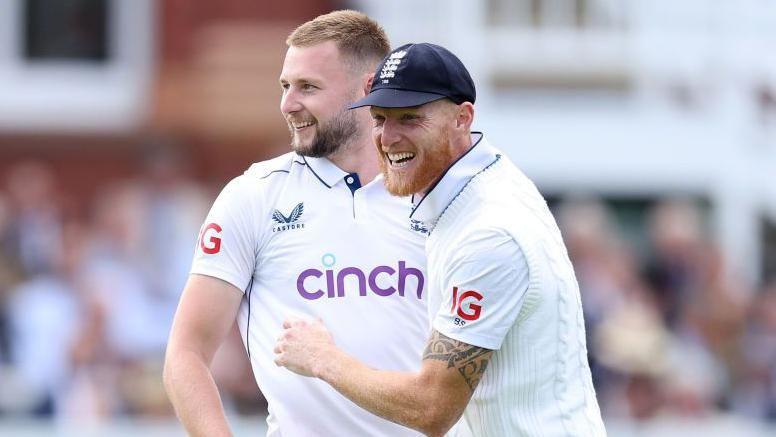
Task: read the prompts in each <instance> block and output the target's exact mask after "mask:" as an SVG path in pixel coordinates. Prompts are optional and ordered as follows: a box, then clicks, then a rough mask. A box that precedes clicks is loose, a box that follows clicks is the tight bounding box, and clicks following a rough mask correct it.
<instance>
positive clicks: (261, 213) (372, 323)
mask: <svg viewBox="0 0 776 437" xmlns="http://www.w3.org/2000/svg"><path fill="white" fill-rule="evenodd" d="M410 209H411V203H410V201H409V199H408V198H398V197H393V196H391V195H389V194H388V192H387V191H386V190H385V188H384V185H383V181H382V177H379V176H378V177H377V178H376V179H375V180H374V181H372V182H370V183H368V184H366V185H364V186H363V187H361V186H360V182H359V181H358V178H357V175H354V174H348V173H346V172H344V171H342V170H341V169H339V168H338V167H337V166H336V165H334V164H333V163H331V162H330V161H329V160H327V159H325V158H305V157H301V156H299V155H297V154H295V153H289V154H285V155H283V156H280V157H278V158H276V159H273V160H270V161H265V162H261V163H258V164H254V165H253V166H251V168H250V169H249V170H248V171H246V173H245V174H244V175H242V176H239V177H237V178H235V179H234V180H232V181H231V182H230V183H229V184H228V185H227V186H226V187H225V188H224V189H223V191H222V192H221V194H220V195H219V197H218V199H217V200H216V201H215V203H214V205H213V207H212V209H211V211H210V213H209V215H208V217H207V219H206V220H205V224H204V225H203V227H202V232H201V234H200V239H199V242H198V243H197V250H196V254H195V257H194V262H193V267H192V269H191V272H192V273H198V274H204V275H209V276H213V277H216V278H220V279H223V280H225V281H227V282H229V283H231V284H233V285H234V286H235V287H237V288H239V289H240V290H244V292H245V297H244V299H243V303H242V305H241V307H240V312H239V315H238V322H239V326H240V331H241V333H242V336H243V341H244V344H245V347H246V349H247V351H248V353H249V355H250V359H251V364H252V366H253V372H254V375H255V376H256V380H257V382H258V385H259V387H260V388H261V391H262V392H263V393H264V396H265V397H266V398H267V401H268V404H269V417H268V419H267V422H268V428H269V435H272V436H279V435H283V436H286V437H287V436H333V435H343V436H345V435H354V436H355V435H359V436H361V435H364V436H366V435H369V436H410V435H412V436H414V435H418V433H416V432H414V431H411V430H409V429H407V428H404V427H401V426H399V425H396V424H394V423H392V422H389V421H386V420H384V419H381V418H379V417H377V416H374V415H372V414H371V413H369V412H367V411H365V410H362V409H361V408H359V407H357V406H356V405H355V404H353V403H352V402H351V401H349V400H347V399H346V398H345V397H343V396H342V395H340V394H339V393H338V392H336V391H335V390H334V389H333V388H331V387H330V386H329V385H328V384H326V383H325V382H323V381H320V380H316V379H314V378H305V377H301V376H299V375H296V374H294V373H292V372H291V371H289V370H287V369H285V368H281V367H277V366H276V365H275V364H274V362H273V359H274V353H273V348H274V346H275V342H276V340H277V338H278V336H279V335H280V331H281V324H282V322H283V320H284V319H286V318H288V317H289V316H302V317H316V318H321V319H322V320H323V322H324V323H325V325H326V326H327V328H328V329H329V330H330V331H331V333H332V335H333V337H334V340H335V342H336V343H337V345H338V346H339V347H341V348H342V349H343V350H344V351H346V352H348V353H349V354H351V355H353V356H355V357H356V358H358V359H359V360H361V361H363V362H364V363H366V364H367V365H369V366H372V367H376V368H381V369H390V370H399V371H417V370H418V369H419V365H420V362H421V354H422V351H423V348H424V346H425V342H426V340H427V339H428V334H429V322H428V317H427V312H426V311H427V309H426V306H427V305H426V303H427V302H426V292H425V288H426V286H425V285H424V284H425V282H426V281H425V273H424V272H425V257H424V253H423V245H424V241H425V237H426V236H425V234H422V233H420V232H416V231H412V230H411V229H410V220H409V218H408V217H407V216H408V214H409V211H410Z"/></svg>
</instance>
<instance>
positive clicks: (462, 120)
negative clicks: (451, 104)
mask: <svg viewBox="0 0 776 437" xmlns="http://www.w3.org/2000/svg"><path fill="white" fill-rule="evenodd" d="M473 121H474V105H473V104H472V103H471V102H463V103H461V104H460V105H458V113H457V114H456V116H455V127H456V128H459V129H465V130H466V131H467V132H468V131H469V130H471V127H472V122H473Z"/></svg>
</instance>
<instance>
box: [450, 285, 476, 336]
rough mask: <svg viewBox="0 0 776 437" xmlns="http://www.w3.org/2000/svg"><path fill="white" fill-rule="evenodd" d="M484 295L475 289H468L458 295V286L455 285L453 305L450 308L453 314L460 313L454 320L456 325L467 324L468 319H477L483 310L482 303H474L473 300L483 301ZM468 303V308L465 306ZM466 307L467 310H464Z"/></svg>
mask: <svg viewBox="0 0 776 437" xmlns="http://www.w3.org/2000/svg"><path fill="white" fill-rule="evenodd" d="M481 300H482V295H481V294H480V293H478V292H477V291H475V290H467V291H464V292H463V293H461V295H460V296H459V295H458V287H453V306H452V307H451V308H450V313H451V314H458V317H456V318H455V319H454V320H453V321H454V322H455V324H456V325H461V326H463V325H465V324H466V321H472V320H477V319H479V318H480V313H481V312H482V305H477V304H476V303H472V301H477V302H479V301H481ZM464 303H468V308H467V307H465V306H464ZM464 308H466V310H467V311H464Z"/></svg>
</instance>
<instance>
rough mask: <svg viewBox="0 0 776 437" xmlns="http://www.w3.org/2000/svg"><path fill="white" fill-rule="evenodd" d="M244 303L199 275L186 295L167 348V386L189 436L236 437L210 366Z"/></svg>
mask: <svg viewBox="0 0 776 437" xmlns="http://www.w3.org/2000/svg"><path fill="white" fill-rule="evenodd" d="M242 297H243V294H242V291H240V290H239V289H238V288H237V287H235V286H234V285H231V284H229V283H228V282H226V281H222V280H220V279H216V278H214V277H211V276H205V275H198V274H192V275H190V276H189V280H188V282H187V283H186V286H185V288H184V289H183V295H182V296H181V300H180V304H179V305H178V310H177V312H176V314H175V319H174V321H173V326H172V331H171V332H170V339H169V342H168V343H167V354H166V357H165V363H164V386H165V389H166V390H167V395H168V396H169V398H170V401H171V402H172V404H173V407H174V408H175V412H176V414H177V415H178V418H179V419H180V421H181V423H182V424H183V426H184V427H185V428H186V431H187V432H188V433H189V435H193V436H228V435H231V432H230V430H229V425H228V424H227V422H226V416H225V414H224V408H223V405H222V404H221V398H220V396H219V393H218V388H217V387H216V384H215V382H214V381H213V377H212V375H211V373H210V363H211V362H212V360H213V355H215V353H216V351H217V350H218V347H219V346H220V345H221V342H222V341H223V339H224V338H225V337H226V335H227V333H228V332H229V329H230V328H231V327H232V324H233V323H234V320H235V317H236V315H237V310H238V309H239V307H240V301H241V300H242Z"/></svg>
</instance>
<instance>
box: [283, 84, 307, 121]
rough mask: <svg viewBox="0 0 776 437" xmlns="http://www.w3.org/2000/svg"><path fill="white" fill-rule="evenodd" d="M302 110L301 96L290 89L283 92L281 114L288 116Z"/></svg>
mask: <svg viewBox="0 0 776 437" xmlns="http://www.w3.org/2000/svg"><path fill="white" fill-rule="evenodd" d="M301 110H302V104H301V102H300V101H299V94H298V93H297V92H296V91H295V90H294V89H293V87H289V88H287V89H284V90H283V96H282V97H281V98H280V112H281V113H282V114H283V115H288V114H291V113H294V112H299V111H301Z"/></svg>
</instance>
